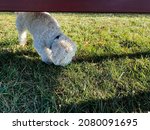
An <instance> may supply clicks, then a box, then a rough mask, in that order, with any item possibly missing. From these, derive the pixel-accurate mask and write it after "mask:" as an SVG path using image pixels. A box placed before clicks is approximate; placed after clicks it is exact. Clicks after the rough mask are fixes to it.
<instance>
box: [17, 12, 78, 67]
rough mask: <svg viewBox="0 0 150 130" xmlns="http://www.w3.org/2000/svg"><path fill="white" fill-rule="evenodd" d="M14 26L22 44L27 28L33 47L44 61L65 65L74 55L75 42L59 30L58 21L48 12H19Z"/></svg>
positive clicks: (25, 38)
mask: <svg viewBox="0 0 150 130" xmlns="http://www.w3.org/2000/svg"><path fill="white" fill-rule="evenodd" d="M16 27H17V30H18V34H19V42H20V45H22V46H24V45H25V44H26V41H27V32H26V30H29V32H30V33H31V34H32V35H33V39H34V47H35V49H36V51H37V52H38V54H39V55H40V56H41V58H42V61H43V62H45V63H48V64H50V63H54V64H55V65H61V66H65V65H67V64H69V63H70V62H71V61H72V58H73V57H74V56H75V52H76V44H75V43H74V42H73V41H71V39H69V38H68V37H67V36H66V35H64V34H63V33H62V32H61V30H60V26H59V24H58V22H57V21H56V19H54V18H53V17H52V16H51V15H50V14H49V13H46V12H19V13H17V19H16Z"/></svg>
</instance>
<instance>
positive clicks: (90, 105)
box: [61, 92, 150, 113]
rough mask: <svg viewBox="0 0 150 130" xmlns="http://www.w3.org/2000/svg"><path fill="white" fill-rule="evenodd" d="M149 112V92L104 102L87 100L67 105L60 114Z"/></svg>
mask: <svg viewBox="0 0 150 130" xmlns="http://www.w3.org/2000/svg"><path fill="white" fill-rule="evenodd" d="M148 111H150V92H142V93H138V94H135V95H128V96H125V97H114V98H111V99H106V100H88V101H86V102H80V103H78V104H74V103H72V104H68V105H65V106H63V107H62V110H61V112H74V113H77V112H78V113H82V112H87V113H89V112H90V113H93V112H96V113H115V112H130V113H131V112H148Z"/></svg>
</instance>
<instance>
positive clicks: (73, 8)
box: [0, 0, 150, 13]
mask: <svg viewBox="0 0 150 130" xmlns="http://www.w3.org/2000/svg"><path fill="white" fill-rule="evenodd" d="M0 11H53V12H117V13H118V12H120V13H149V12H150V0H0Z"/></svg>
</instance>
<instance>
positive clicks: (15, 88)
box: [0, 50, 62, 112]
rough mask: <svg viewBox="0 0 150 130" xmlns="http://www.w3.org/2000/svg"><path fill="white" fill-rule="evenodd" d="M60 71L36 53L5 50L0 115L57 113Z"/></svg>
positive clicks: (0, 73)
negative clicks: (10, 113)
mask: <svg viewBox="0 0 150 130" xmlns="http://www.w3.org/2000/svg"><path fill="white" fill-rule="evenodd" d="M61 71H62V67H60V66H59V67H58V66H54V65H53V64H52V65H47V64H45V63H43V62H42V61H41V59H40V58H39V56H38V54H37V53H36V52H35V53H34V52H31V51H22V50H21V51H17V52H13V51H7V50H5V51H2V52H1V53H0V112H56V111H57V110H56V109H57V106H56V99H55V94H54V89H55V87H57V86H58V84H59V81H58V80H57V79H58V78H59V76H60V75H61ZM45 108H47V109H45Z"/></svg>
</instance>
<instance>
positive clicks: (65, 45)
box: [60, 40, 73, 53]
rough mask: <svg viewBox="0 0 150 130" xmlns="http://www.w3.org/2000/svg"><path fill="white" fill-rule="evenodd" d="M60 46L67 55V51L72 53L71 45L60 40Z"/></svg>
mask: <svg viewBox="0 0 150 130" xmlns="http://www.w3.org/2000/svg"><path fill="white" fill-rule="evenodd" d="M60 45H61V46H62V47H63V48H64V49H65V51H66V52H67V53H68V52H69V51H72V49H73V48H72V46H71V43H69V42H66V41H64V40H62V41H61V42H60Z"/></svg>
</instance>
